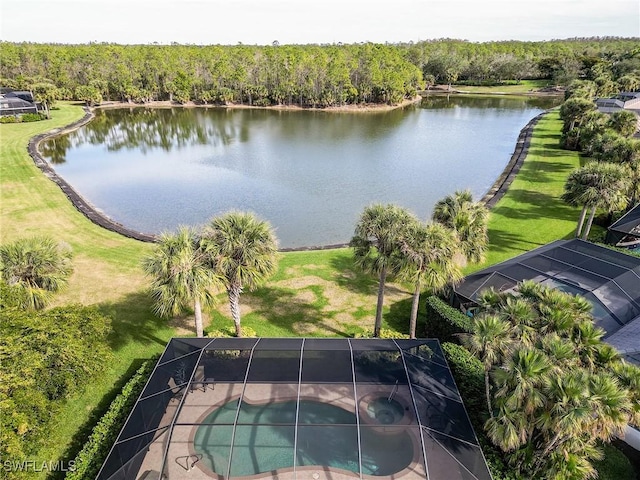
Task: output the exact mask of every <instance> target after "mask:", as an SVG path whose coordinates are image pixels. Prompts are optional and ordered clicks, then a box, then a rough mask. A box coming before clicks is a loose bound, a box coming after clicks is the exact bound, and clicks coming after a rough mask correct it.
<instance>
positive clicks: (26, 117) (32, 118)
mask: <svg viewBox="0 0 640 480" xmlns="http://www.w3.org/2000/svg"><path fill="white" fill-rule="evenodd" d="M46 118H47V117H46V116H45V115H43V114H42V113H25V114H23V115H22V121H23V122H24V123H27V122H39V121H40V120H45V119H46Z"/></svg>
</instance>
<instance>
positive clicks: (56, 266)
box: [0, 236, 73, 309]
mask: <svg viewBox="0 0 640 480" xmlns="http://www.w3.org/2000/svg"><path fill="white" fill-rule="evenodd" d="M71 256H72V254H71V248H70V247H69V246H68V245H67V244H65V243H59V242H56V241H55V240H54V239H52V238H51V237H44V236H36V237H28V238H21V239H19V240H16V241H15V242H12V243H9V244H5V245H2V246H0V271H1V272H2V280H3V281H4V282H5V283H6V284H7V285H9V286H10V287H12V288H16V289H18V290H19V291H20V295H19V297H20V302H21V305H20V306H21V307H22V308H31V309H41V308H44V307H45V306H46V304H47V303H48V301H49V300H50V298H51V294H52V293H54V292H57V291H59V290H61V289H62V288H63V287H64V286H65V285H66V284H67V280H68V278H69V275H71V272H72V271H73V268H72V265H71Z"/></svg>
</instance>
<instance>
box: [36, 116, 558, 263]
mask: <svg viewBox="0 0 640 480" xmlns="http://www.w3.org/2000/svg"><path fill="white" fill-rule="evenodd" d="M84 111H85V115H84V116H83V117H82V118H81V119H80V120H78V121H76V122H73V123H72V124H70V125H67V126H66V127H62V128H56V129H53V130H50V131H48V132H45V133H41V134H39V135H36V136H35V137H32V138H31V140H29V145H28V146H27V150H28V152H29V155H30V156H31V158H32V159H33V161H34V163H35V164H36V166H37V167H38V168H39V169H40V170H41V171H42V173H44V175H45V176H46V177H48V178H49V179H50V180H51V181H53V182H54V183H56V184H57V185H58V186H59V187H60V189H61V190H62V191H63V193H64V194H65V195H66V196H67V198H68V199H69V200H70V201H71V203H72V204H73V206H74V207H76V209H78V211H79V212H80V213H82V214H83V215H84V216H85V217H87V218H88V219H89V220H91V221H92V222H93V223H95V224H96V225H98V226H100V227H102V228H106V229H107V230H110V231H112V232H115V233H119V234H120V235H123V236H125V237H128V238H133V239H135V240H140V241H142V242H155V241H157V236H156V235H153V234H149V233H142V232H138V231H136V230H132V229H130V228H127V227H125V226H124V225H122V224H120V223H118V222H115V221H113V220H111V219H110V218H109V217H108V216H106V215H105V214H104V213H102V212H100V211H98V210H97V209H96V208H95V207H94V206H93V205H91V203H90V202H88V201H87V200H85V199H84V198H83V197H82V196H81V195H80V194H79V193H78V192H76V191H75V190H74V189H73V188H72V187H71V185H69V184H68V183H67V182H66V181H65V180H64V179H63V178H61V177H60V176H59V175H58V174H57V173H56V171H55V170H54V169H53V168H52V167H51V165H49V163H48V162H47V161H46V160H45V159H44V158H43V157H42V155H41V154H40V151H39V149H38V146H39V145H40V142H41V141H43V140H46V139H49V138H54V137H57V136H60V135H64V134H67V133H69V132H71V131H73V130H76V129H78V128H80V127H82V126H83V125H86V124H87V123H89V122H90V121H91V120H92V119H93V117H94V115H93V113H92V111H91V110H90V109H89V108H87V107H84ZM547 113H548V111H545V112H542V113H540V114H538V115H536V116H535V117H534V118H532V119H531V120H530V121H529V123H527V125H525V127H524V128H523V129H522V130H521V131H520V134H519V135H518V140H517V141H516V148H515V150H514V152H513V154H512V155H511V159H510V160H509V163H507V166H506V167H505V169H504V170H503V172H502V174H500V176H499V177H498V179H497V180H496V181H495V182H494V184H493V185H492V187H491V188H490V189H489V191H488V192H487V193H486V194H485V195H484V197H482V199H481V200H480V201H481V202H482V203H484V204H485V205H486V206H487V208H489V209H491V208H493V207H494V206H495V205H496V203H498V201H499V200H500V199H501V198H502V197H503V196H504V194H505V193H506V192H507V190H508V189H509V186H510V185H511V183H513V180H514V179H515V178H516V175H517V174H518V172H519V171H520V168H521V167H522V163H523V162H524V159H525V158H526V156H527V153H528V152H529V146H530V145H531V137H532V135H533V129H534V127H535V125H536V124H537V123H538V121H539V120H540V119H541V118H542V116H543V115H545V114H547ZM348 246H349V244H348V243H338V244H333V245H314V246H309V247H290V248H281V249H280V251H281V252H299V251H313V250H332V249H337V248H345V247H348Z"/></svg>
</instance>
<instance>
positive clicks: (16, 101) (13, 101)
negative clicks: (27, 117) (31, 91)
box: [0, 96, 35, 108]
mask: <svg viewBox="0 0 640 480" xmlns="http://www.w3.org/2000/svg"><path fill="white" fill-rule="evenodd" d="M0 105H2V106H3V108H35V105H34V104H33V103H31V102H28V101H27V100H23V99H22V98H18V97H6V96H5V97H0Z"/></svg>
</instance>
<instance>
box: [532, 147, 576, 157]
mask: <svg viewBox="0 0 640 480" xmlns="http://www.w3.org/2000/svg"><path fill="white" fill-rule="evenodd" d="M528 154H529V155H539V156H541V157H545V158H549V157H566V156H567V150H561V149H560V147H557V148H556V147H546V148H545V147H531V148H529V152H528Z"/></svg>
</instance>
